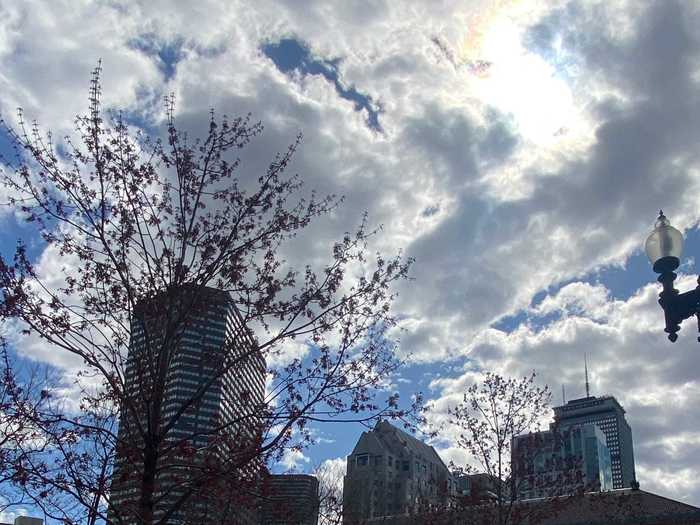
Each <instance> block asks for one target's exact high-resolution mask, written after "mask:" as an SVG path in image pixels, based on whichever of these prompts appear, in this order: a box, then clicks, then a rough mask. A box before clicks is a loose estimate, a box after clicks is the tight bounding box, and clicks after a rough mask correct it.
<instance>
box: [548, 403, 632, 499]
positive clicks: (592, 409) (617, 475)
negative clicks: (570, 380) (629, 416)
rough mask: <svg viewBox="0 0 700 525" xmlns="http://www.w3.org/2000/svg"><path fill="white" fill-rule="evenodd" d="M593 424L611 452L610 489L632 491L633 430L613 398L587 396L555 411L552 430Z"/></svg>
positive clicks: (623, 410) (555, 408) (622, 409)
mask: <svg viewBox="0 0 700 525" xmlns="http://www.w3.org/2000/svg"><path fill="white" fill-rule="evenodd" d="M587 423H593V424H595V425H596V426H597V427H598V428H600V430H601V431H602V432H603V434H604V435H605V440H606V445H607V447H608V449H609V450H610V462H611V467H612V481H613V488H615V489H622V488H629V487H635V486H636V485H637V477H636V474H635V469H634V447H633V444H632V429H631V427H630V425H629V424H628V423H627V420H626V419H625V409H624V408H622V406H621V405H620V403H618V402H617V399H615V398H614V397H612V396H602V397H595V396H588V397H584V398H581V399H574V400H571V401H569V402H568V403H567V404H566V405H563V406H559V407H554V426H555V427H557V428H561V429H564V428H566V427H567V426H571V425H585V424H587Z"/></svg>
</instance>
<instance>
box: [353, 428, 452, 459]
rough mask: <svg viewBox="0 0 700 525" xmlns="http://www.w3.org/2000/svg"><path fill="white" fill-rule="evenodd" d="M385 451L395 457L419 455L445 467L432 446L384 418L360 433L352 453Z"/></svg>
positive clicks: (378, 452)
mask: <svg viewBox="0 0 700 525" xmlns="http://www.w3.org/2000/svg"><path fill="white" fill-rule="evenodd" d="M385 451H389V452H391V453H392V454H393V455H395V456H397V457H405V456H410V455H413V456H414V457H421V458H424V459H426V460H429V461H432V462H434V463H437V464H439V465H442V466H443V467H444V468H447V467H446V466H445V463H444V462H443V461H442V458H440V456H439V455H438V453H437V452H436V451H435V449H434V448H433V447H432V446H430V445H428V444H426V443H423V442H422V441H421V440H419V439H417V438H416V437H414V436H412V435H410V434H408V433H407V432H404V431H403V430H401V429H399V428H396V427H395V426H393V425H391V424H390V423H389V422H388V421H384V420H382V421H379V422H378V423H377V424H376V425H375V427H374V429H372V430H371V431H369V432H363V433H362V435H361V436H360V439H359V440H358V442H357V444H356V445H355V448H354V449H353V451H352V454H353V455H354V454H367V453H369V454H380V453H382V452H385Z"/></svg>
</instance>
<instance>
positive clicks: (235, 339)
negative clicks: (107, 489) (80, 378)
mask: <svg viewBox="0 0 700 525" xmlns="http://www.w3.org/2000/svg"><path fill="white" fill-rule="evenodd" d="M264 382H265V361H264V359H263V357H262V355H261V353H260V352H259V350H258V349H257V347H256V344H255V341H254V339H253V338H252V336H251V335H250V333H249V332H248V330H247V328H246V327H245V326H244V324H243V322H242V319H241V316H240V314H239V313H238V311H237V310H236V308H235V305H234V304H233V302H232V301H231V298H230V296H229V295H228V294H227V293H225V292H222V291H219V290H216V289H213V288H209V287H194V286H190V287H186V288H181V289H176V290H170V291H168V292H165V293H163V294H160V295H158V296H157V297H155V298H153V299H151V300H148V301H142V303H141V304H140V305H139V308H138V309H137V310H136V311H135V312H134V315H133V318H132V323H131V340H130V345H129V357H128V359H127V365H126V370H125V377H124V393H125V403H124V404H123V407H122V414H121V418H120V428H119V436H118V438H119V439H118V441H119V444H118V447H117V456H116V460H115V468H114V478H113V486H112V495H111V504H112V505H113V510H112V513H113V515H114V512H115V511H116V512H118V513H119V514H121V515H122V517H123V518H125V519H124V521H123V522H124V523H125V524H129V525H130V524H131V523H137V522H138V519H139V517H138V512H139V511H138V507H139V504H138V501H139V498H140V497H141V483H142V481H141V477H142V472H143V470H144V457H145V456H144V455H143V451H144V450H145V448H146V446H147V445H146V443H145V441H144V435H151V436H153V434H154V433H153V432H150V434H145V433H144V429H146V428H148V425H149V424H150V425H153V424H154V421H157V423H155V424H156V425H157V428H158V432H157V434H158V435H159V436H162V438H161V439H160V442H159V444H158V448H159V454H158V462H157V465H156V469H157V475H156V477H155V482H154V503H153V517H154V518H155V519H156V520H157V519H162V518H163V517H167V518H166V519H167V523H172V524H189V523H200V522H203V520H206V519H208V518H209V517H210V515H211V516H212V517H213V516H214V514H216V517H217V518H219V519H220V518H221V516H222V515H229V514H230V515H231V516H232V518H231V520H230V522H231V523H254V522H255V521H256V517H255V515H254V511H252V510H250V509H252V508H253V507H254V506H255V499H254V497H253V493H254V492H255V490H254V487H253V486H254V485H255V483H256V479H258V478H259V473H260V470H261V465H259V462H258V461H257V460H256V459H255V452H254V451H255V447H256V446H257V445H258V443H259V438H260V431H261V428H260V427H261V421H260V413H261V406H262V402H263V395H264ZM126 403H129V404H130V406H126ZM154 414H157V415H156V416H154ZM246 495H250V498H246ZM185 499H186V500H187V503H186V504H184V505H181V504H180V503H179V502H180V500H183V501H184V500H185ZM248 503H249V504H248Z"/></svg>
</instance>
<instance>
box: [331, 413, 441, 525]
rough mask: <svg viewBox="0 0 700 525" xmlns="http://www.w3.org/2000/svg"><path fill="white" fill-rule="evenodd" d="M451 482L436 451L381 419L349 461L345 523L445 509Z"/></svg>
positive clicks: (344, 486) (344, 509) (355, 449)
mask: <svg viewBox="0 0 700 525" xmlns="http://www.w3.org/2000/svg"><path fill="white" fill-rule="evenodd" d="M451 482H452V479H451V476H450V473H449V471H448V470H447V467H446V466H445V464H444V463H443V461H442V459H440V456H438V454H437V452H435V449H434V448H433V447H431V446H430V445H426V444H425V443H423V442H422V441H420V440H418V439H416V438H415V437H413V436H411V435H409V434H407V433H406V432H403V431H401V430H399V429H398V428H396V427H394V426H392V425H390V424H389V423H388V422H386V421H380V422H379V423H377V425H376V426H375V427H374V429H373V430H371V431H370V432H363V433H362V435H361V436H360V439H359V440H358V442H357V444H356V445H355V448H354V449H353V451H352V454H350V455H349V456H348V458H347V472H346V475H345V478H344V480H343V523H346V524H354V523H359V522H363V520H367V519H371V518H378V517H382V516H391V515H395V514H404V513H407V512H417V511H420V510H426V509H428V508H430V507H436V506H444V505H446V504H447V502H448V495H449V493H450V491H451V490H452V487H451V486H450V484H451Z"/></svg>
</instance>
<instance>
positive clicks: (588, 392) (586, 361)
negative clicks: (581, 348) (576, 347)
mask: <svg viewBox="0 0 700 525" xmlns="http://www.w3.org/2000/svg"><path fill="white" fill-rule="evenodd" d="M583 369H584V370H585V373H586V397H591V387H590V385H589V384H588V358H587V356H586V353H585V352H584V353H583Z"/></svg>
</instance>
